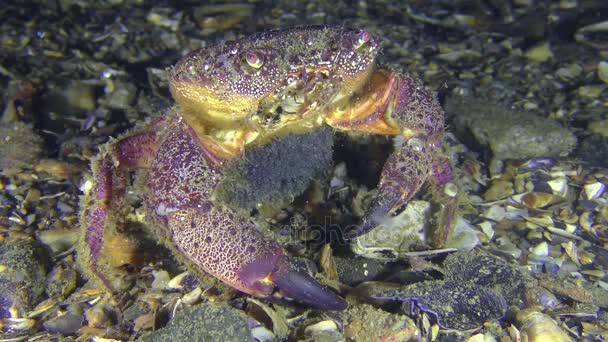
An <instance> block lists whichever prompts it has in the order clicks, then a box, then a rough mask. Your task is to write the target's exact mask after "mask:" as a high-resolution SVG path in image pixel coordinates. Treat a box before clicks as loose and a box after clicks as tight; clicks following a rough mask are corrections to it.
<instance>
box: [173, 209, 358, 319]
mask: <svg viewBox="0 0 608 342" xmlns="http://www.w3.org/2000/svg"><path fill="white" fill-rule="evenodd" d="M200 207H201V208H200V209H192V208H188V209H181V210H177V211H174V212H172V213H170V214H169V215H168V217H169V220H168V223H169V224H168V225H169V228H170V231H171V234H172V241H173V242H174V243H175V247H176V248H177V249H179V250H181V251H182V252H183V254H184V255H185V256H186V257H187V258H186V260H185V261H189V262H192V263H194V266H195V268H196V267H200V268H202V269H203V270H204V271H205V272H207V273H209V274H211V275H213V276H215V277H217V278H219V279H220V280H222V281H223V282H225V283H226V284H228V285H230V286H232V287H234V288H236V289H238V290H241V291H243V292H245V293H247V294H250V295H252V296H256V297H259V298H263V299H268V300H274V301H278V302H296V303H301V304H305V305H310V306H314V307H317V308H319V309H325V310H343V309H345V308H346V307H347V306H348V305H347V303H346V302H345V301H344V299H342V298H340V297H339V296H338V295H337V294H335V293H333V292H332V291H331V290H329V289H327V288H326V287H324V286H323V285H321V284H319V283H318V282H317V281H316V280H315V279H314V278H313V277H311V276H310V275H309V274H308V273H306V272H305V271H304V270H300V269H298V267H296V266H295V264H294V263H293V261H292V260H291V259H290V258H289V257H288V256H287V255H286V254H285V252H284V251H283V248H282V247H281V246H280V245H279V244H278V243H277V242H276V241H275V240H274V239H272V238H270V237H268V236H265V235H264V234H263V233H262V232H261V231H260V230H259V229H258V227H257V226H256V225H255V223H253V222H251V221H250V220H249V219H247V218H245V217H242V216H239V215H237V214H236V213H235V212H234V211H233V210H231V209H229V208H227V207H225V206H221V205H220V206H215V205H212V204H211V203H202V204H201V205H200Z"/></svg>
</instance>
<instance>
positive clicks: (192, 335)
mask: <svg viewBox="0 0 608 342" xmlns="http://www.w3.org/2000/svg"><path fill="white" fill-rule="evenodd" d="M143 340H144V341H148V342H164V341H183V342H195V341H201V342H203V341H252V340H253V338H252V337H251V331H250V330H249V326H248V324H247V316H245V314H243V313H240V312H238V311H236V310H234V309H232V308H230V307H225V306H216V305H213V304H201V305H198V306H196V307H194V308H190V309H188V310H186V311H184V312H182V313H181V314H179V315H177V316H176V317H175V318H173V320H171V322H169V324H168V325H167V326H166V327H164V328H162V329H159V330H157V331H155V332H153V333H151V334H149V335H147V336H145V337H144V338H143Z"/></svg>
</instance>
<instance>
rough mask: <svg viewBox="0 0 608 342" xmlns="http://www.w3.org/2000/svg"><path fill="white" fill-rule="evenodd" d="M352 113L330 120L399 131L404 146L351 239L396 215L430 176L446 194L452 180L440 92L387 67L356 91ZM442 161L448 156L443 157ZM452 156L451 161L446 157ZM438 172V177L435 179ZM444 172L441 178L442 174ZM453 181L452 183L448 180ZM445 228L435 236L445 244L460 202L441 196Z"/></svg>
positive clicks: (334, 115) (393, 132)
mask: <svg viewBox="0 0 608 342" xmlns="http://www.w3.org/2000/svg"><path fill="white" fill-rule="evenodd" d="M351 100H352V101H354V103H352V104H351V105H349V106H348V107H349V108H352V109H351V110H350V111H340V110H336V111H335V112H333V113H332V114H331V115H329V116H328V117H327V119H326V122H327V123H328V124H329V125H330V126H332V127H335V128H338V129H343V130H353V131H361V132H366V133H375V134H388V135H395V137H396V138H395V139H397V140H401V139H402V143H401V144H400V145H401V146H399V147H397V148H396V150H395V151H394V152H393V153H392V154H391V155H390V156H389V158H388V160H387V161H386V163H385V165H384V168H383V169H382V174H381V176H380V183H379V185H378V196H377V198H376V199H375V200H374V202H373V204H372V208H371V209H370V210H369V212H368V213H367V214H366V216H365V218H364V220H363V222H362V224H361V225H359V226H358V227H356V228H355V229H353V230H351V231H349V232H346V234H345V238H347V239H352V238H355V237H357V236H360V235H362V234H364V233H366V232H368V231H369V230H371V229H373V228H375V227H377V226H378V225H380V224H382V222H383V220H384V218H386V216H387V215H395V214H397V213H398V211H399V210H400V209H402V208H403V207H404V206H405V205H406V204H407V203H408V202H409V201H410V200H411V199H412V197H413V196H414V195H415V194H416V193H417V192H418V190H419V189H420V188H421V187H422V185H423V184H424V183H425V182H426V180H427V179H428V178H429V176H430V177H431V178H432V179H433V183H434V184H435V185H436V187H435V188H436V189H437V194H436V195H439V197H442V196H443V195H444V194H445V191H444V190H443V187H445V186H446V185H448V182H451V168H450V167H449V163H447V164H445V163H443V162H440V161H438V162H437V164H434V160H435V158H436V156H438V155H440V154H441V142H442V138H443V133H444V127H443V125H444V121H443V110H442V109H441V106H440V105H439V103H438V102H437V99H436V98H435V96H434V95H433V94H432V93H431V92H430V91H428V90H427V89H426V88H425V87H424V85H423V84H422V83H421V82H420V81H419V80H417V79H415V78H413V77H411V76H409V75H406V74H399V73H395V72H391V71H387V70H381V71H378V72H376V73H375V74H373V75H372V77H371V79H370V81H369V82H368V85H367V86H366V87H365V88H364V89H363V91H360V92H359V94H355V95H354V96H353V97H352V99H351ZM442 160H443V159H442ZM445 160H447V159H445ZM435 176H438V178H435ZM439 176H440V177H439ZM448 180H449V181H448ZM440 202H443V203H446V204H447V205H443V208H442V211H443V212H444V213H442V214H440V216H441V217H442V218H441V220H440V221H441V226H440V227H438V229H437V231H438V232H437V233H436V234H438V235H439V236H441V238H437V239H435V238H434V239H433V240H436V241H434V244H436V245H437V246H441V245H442V244H443V242H445V241H443V238H445V237H447V235H448V234H449V231H451V225H452V224H453V219H452V216H453V215H454V209H455V206H456V205H455V203H449V201H447V200H446V199H440Z"/></svg>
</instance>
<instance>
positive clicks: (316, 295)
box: [273, 267, 348, 310]
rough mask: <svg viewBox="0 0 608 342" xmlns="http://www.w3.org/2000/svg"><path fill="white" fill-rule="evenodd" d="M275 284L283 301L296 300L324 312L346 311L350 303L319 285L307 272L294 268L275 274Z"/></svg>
mask: <svg viewBox="0 0 608 342" xmlns="http://www.w3.org/2000/svg"><path fill="white" fill-rule="evenodd" d="M273 283H274V284H275V286H276V287H277V288H278V289H279V292H280V294H281V299H285V300H294V301H296V302H300V303H302V304H305V305H310V306H314V307H316V308H318V309H322V310H344V309H346V308H347V307H348V303H347V302H346V301H345V300H344V299H343V298H342V297H340V296H338V295H337V294H335V293H334V292H332V291H331V290H329V289H328V288H326V287H324V286H323V285H321V284H319V283H318V282H317V281H316V280H315V279H314V278H313V277H311V276H310V275H309V274H308V273H306V272H305V271H299V270H295V269H293V268H291V267H290V268H289V269H284V270H282V271H279V272H277V273H275V275H274V276H273Z"/></svg>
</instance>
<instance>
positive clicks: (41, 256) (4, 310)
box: [0, 239, 50, 318]
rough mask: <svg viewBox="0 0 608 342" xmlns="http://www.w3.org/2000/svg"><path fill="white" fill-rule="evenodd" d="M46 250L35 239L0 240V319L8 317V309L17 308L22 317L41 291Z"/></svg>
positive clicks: (40, 294) (42, 288) (35, 302)
mask: <svg viewBox="0 0 608 342" xmlns="http://www.w3.org/2000/svg"><path fill="white" fill-rule="evenodd" d="M49 262H50V255H49V254H48V251H47V250H46V249H45V248H44V247H43V246H42V245H40V244H39V243H38V242H36V241H35V240H30V239H6V240H4V241H2V242H0V265H2V266H3V267H4V268H5V270H4V271H2V272H0V318H6V317H11V314H10V312H9V309H10V308H11V307H13V308H16V309H17V313H18V315H19V316H20V317H24V316H25V315H26V314H27V313H28V311H30V310H31V309H32V308H33V307H34V306H35V305H36V304H37V303H38V302H39V301H40V300H41V299H42V294H43V293H44V287H45V279H46V273H47V270H48V268H49Z"/></svg>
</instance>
